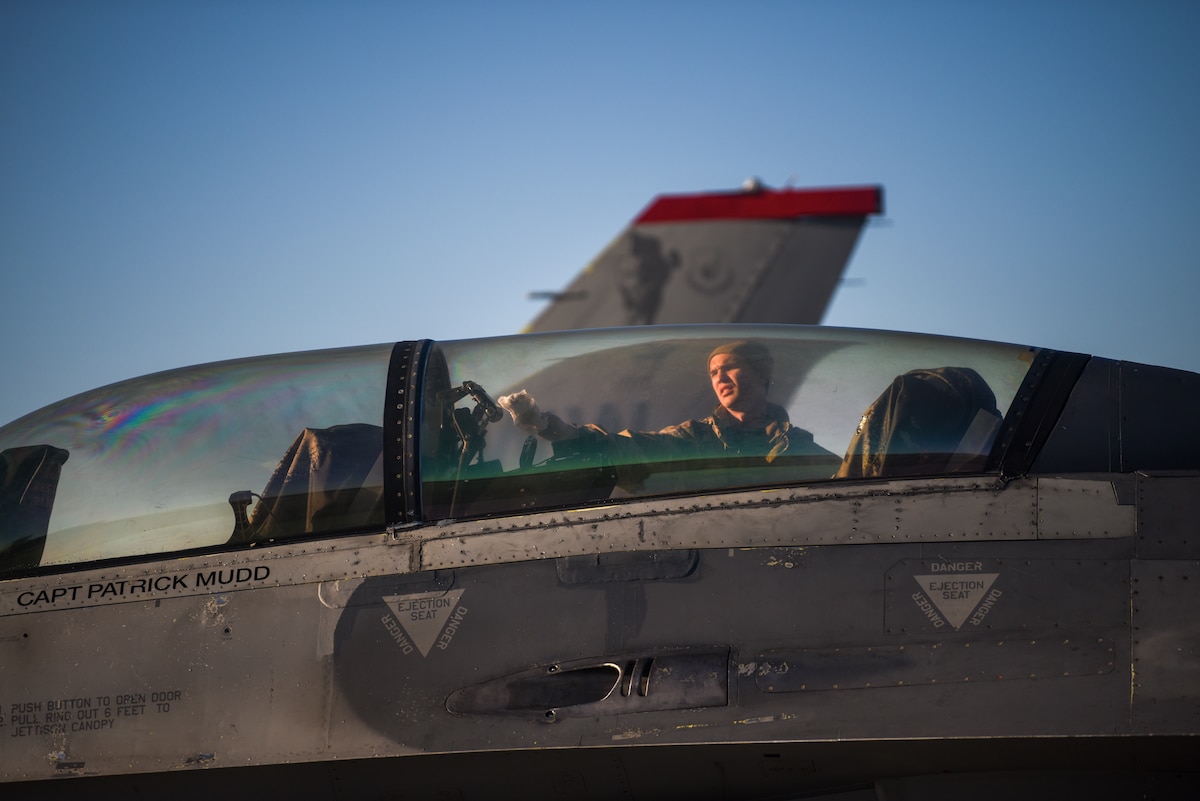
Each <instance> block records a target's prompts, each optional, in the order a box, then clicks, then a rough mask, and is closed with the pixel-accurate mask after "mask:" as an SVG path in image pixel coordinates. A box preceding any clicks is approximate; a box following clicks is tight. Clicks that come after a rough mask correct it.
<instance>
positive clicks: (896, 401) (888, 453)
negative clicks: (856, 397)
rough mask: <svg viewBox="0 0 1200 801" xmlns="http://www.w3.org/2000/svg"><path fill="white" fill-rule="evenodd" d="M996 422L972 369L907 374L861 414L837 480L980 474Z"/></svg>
mask: <svg viewBox="0 0 1200 801" xmlns="http://www.w3.org/2000/svg"><path fill="white" fill-rule="evenodd" d="M1000 421H1001V414H1000V412H999V410H998V409H997V408H996V395H995V393H994V392H992V389H991V387H989V386H988V384H987V382H986V381H984V380H983V378H982V377H981V376H980V375H979V373H977V372H975V371H974V370H972V369H971V368H969V367H939V368H936V369H931V370H912V371H910V372H907V373H904V374H903V375H900V376H897V377H896V379H895V380H894V381H892V384H891V386H889V387H888V388H887V389H886V390H884V392H883V394H881V395H880V396H879V398H878V399H877V400H876V401H875V402H874V403H872V404H871V406H870V407H868V409H867V410H866V412H865V413H864V414H863V416H862V421H861V422H860V423H859V426H858V430H857V431H856V432H855V434H854V437H853V438H852V439H851V441H850V446H849V448H848V449H847V451H846V456H845V458H843V459H842V465H841V467H840V468H839V469H838V472H837V478H878V477H891V476H915V475H936V474H939V473H963V472H973V471H976V470H980V469H982V468H983V467H984V465H985V464H986V462H987V457H988V451H989V449H990V445H991V442H992V439H993V438H994V436H995V432H996V430H997V429H998V428H999V425H1000Z"/></svg>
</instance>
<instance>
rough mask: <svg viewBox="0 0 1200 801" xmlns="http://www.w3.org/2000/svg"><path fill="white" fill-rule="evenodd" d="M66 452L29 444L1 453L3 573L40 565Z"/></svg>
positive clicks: (0, 554) (0, 562)
mask: <svg viewBox="0 0 1200 801" xmlns="http://www.w3.org/2000/svg"><path fill="white" fill-rule="evenodd" d="M69 455H70V454H68V452H67V451H65V450H63V449H62V448H55V447H54V446H52V445H30V446H28V447H23V448H9V449H8V450H6V451H2V452H0V572H7V571H9V570H23V569H25V568H30V567H37V566H38V565H39V564H41V561H42V551H44V550H45V548H46V532H47V530H48V529H49V527H50V510H51V509H52V508H53V506H54V496H55V495H56V494H57V492H58V479H59V476H60V474H61V472H62V466H63V464H64V463H65V462H66V461H67V457H68V456H69Z"/></svg>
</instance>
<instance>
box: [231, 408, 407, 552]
mask: <svg viewBox="0 0 1200 801" xmlns="http://www.w3.org/2000/svg"><path fill="white" fill-rule="evenodd" d="M382 460H383V429H382V428H381V427H379V426H375V425H370V424H367V423H351V424H348V425H338V426H331V427H329V428H306V429H304V430H303V431H302V432H300V435H299V436H298V437H296V440H295V441H294V442H293V443H292V446H291V447H290V448H288V451H287V453H286V454H284V457H283V459H281V460H280V462H279V465H278V467H276V468H275V472H274V473H273V474H272V475H271V478H270V479H269V480H268V481H267V485H266V487H265V488H264V489H263V491H262V495H260V496H259V502H258V504H257V505H256V506H255V507H254V510H253V512H251V513H249V514H247V511H246V510H247V507H249V505H250V503H251V502H252V497H251V496H252V493H250V492H248V491H245V490H242V491H240V492H235V493H233V495H231V496H230V498H229V503H230V505H231V506H233V509H234V520H235V523H234V531H233V534H232V536H231V537H230V538H229V544H230V545H244V544H247V543H250V542H262V541H266V540H275V539H284V538H288V537H297V536H301V535H304V534H316V533H320V532H330V531H339V530H346V529H351V528H359V527H365V526H369V525H373V524H375V525H382V522H383V517H384V514H383V462H382Z"/></svg>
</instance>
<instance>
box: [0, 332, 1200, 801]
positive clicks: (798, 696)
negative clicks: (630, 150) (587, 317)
mask: <svg viewBox="0 0 1200 801" xmlns="http://www.w3.org/2000/svg"><path fill="white" fill-rule="evenodd" d="M1198 391H1200V375H1196V374H1193V373H1188V372H1183V371H1178V370H1172V369H1169V368H1162V367H1152V366H1147V365H1140V364H1132V363H1128V362H1118V361H1112V360H1108V359H1104V358H1099V357H1091V356H1086V355H1082V354H1075V353H1065V352H1058V351H1052V350H1047V349H1042V348H1037V347H1030V346H1027V345H1016V344H1004V343H991V342H982V341H973V340H960V339H952V338H944V337H934V336H928V335H921V334H909V333H894V332H878V331H862V330H851V329H837V328H828V327H813V326H794V325H764V324H742V323H732V324H723V325H650V326H634V327H618V328H603V329H588V330H578V331H561V332H547V333H535V334H525V335H517V336H506V337H497V338H488V339H476V340H462V341H443V342H433V341H428V340H423V341H404V342H398V343H386V344H381V345H373V346H364V347H358V348H345V349H338V350H328V351H316V352H305V353H294V354H284V355H280V356H271V357H257V358H250V359H244V360H238V361H232V362H223V363H219V364H210V365H201V366H197V367H189V368H182V369H179V370H174V371H170V372H166V373H159V374H155V375H151V376H146V377H143V378H138V379H134V380H131V381H127V382H123V383H120V384H115V385H112V386H109V387H104V388H101V389H98V390H95V391H93V392H89V393H85V394H83V395H79V396H76V397H74V398H70V399H67V400H64V401H62V402H60V403H58V404H55V405H52V406H50V407H47V408H46V409H43V410H41V411H38V412H35V413H33V414H31V415H28V416H26V417H24V418H21V419H20V420H17V421H15V422H13V423H11V424H9V425H7V426H5V427H3V428H0V461H2V463H0V467H2V471H0V477H2V483H0V526H2V528H0V739H2V741H3V742H4V748H3V749H0V781H3V782H4V783H5V784H4V787H3V789H4V793H5V796H6V797H13V798H54V797H78V796H81V795H92V796H99V797H128V798H140V797H159V796H169V797H172V798H179V799H190V798H211V797H212V796H214V795H220V796H221V797H223V798H250V797H253V798H263V797H286V798H353V799H372V798H380V799H394V798H455V799H459V798H461V799H476V798H480V799H482V798H488V799H495V798H498V799H562V798H571V799H610V798H633V799H647V798H653V799H787V798H800V797H803V798H813V797H825V798H836V799H843V800H844V801H852V800H853V799H867V798H914V797H921V798H959V797H962V796H964V795H967V794H968V793H969V794H970V796H971V797H973V798H984V799H990V798H1007V797H1012V796H1013V795H1017V794H1021V795H1023V796H1026V797H1029V798H1042V797H1046V798H1049V797H1055V798H1061V797H1064V796H1079V797H1097V798H1129V797H1154V798H1173V797H1178V798H1184V797H1186V798H1189V799H1190V798H1193V797H1195V793H1196V790H1197V788H1198V787H1200V781H1198V779H1200V776H1198V775H1197V773H1196V765H1195V755H1196V753H1197V752H1198V749H1197V745H1198V744H1200V742H1198V740H1197V730H1198V724H1200V663H1198V661H1197V656H1198V650H1200V622H1197V619H1196V615H1195V614H1194V612H1195V609H1196V604H1197V601H1198V600H1200V587H1198V586H1197V584H1198V582H1200V574H1198V567H1200V538H1198V537H1197V536H1196V526H1195V523H1194V521H1195V520H1196V519H1197V516H1198V515H1200V501H1197V500H1196V499H1197V498H1198V497H1200V493H1198V492H1197V489H1198V488H1200V469H1198V468H1200V463H1198V460H1197V456H1196V454H1197V453H1198V452H1200V423H1198V422H1197V421H1196V419H1195V416H1194V415H1193V414H1192V411H1193V408H1194V406H1195V402H1194V398H1195V397H1196V393H1197V392H1198Z"/></svg>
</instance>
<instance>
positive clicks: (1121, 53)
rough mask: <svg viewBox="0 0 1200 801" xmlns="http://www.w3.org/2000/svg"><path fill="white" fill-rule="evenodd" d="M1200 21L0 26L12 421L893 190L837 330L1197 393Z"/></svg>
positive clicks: (1046, 11) (495, 315) (952, 15)
mask: <svg viewBox="0 0 1200 801" xmlns="http://www.w3.org/2000/svg"><path fill="white" fill-rule="evenodd" d="M1198 40H1200V4H1197V3H1195V2H1174V3H1172V2H1157V3H1141V2H1139V3H1134V2H1102V1H1101V2H1082V1H1080V2H1003V3H1000V2H997V3H990V4H989V3H956V2H928V3H919V2H914V3H887V2H837V3H834V2H828V3H815V2H809V3H805V2H750V3H736V4H735V3H707V2H658V3H655V2H639V3H623V2H606V3H602V4H600V3H597V4H589V5H587V6H584V5H582V4H575V3H550V2H507V3H503V2H458V3H452V4H450V3H444V4H434V3H422V4H417V3H403V2H390V3H388V2H358V3H339V4H334V3H306V2H300V1H298V0H295V1H292V2H253V1H251V2H205V3H200V2H195V3H183V2H167V3H158V2H149V0H139V1H137V2H133V1H130V0H107V2H104V3H96V2H83V1H79V2H69V1H64V0H58V1H55V0H49V1H45V0H39V1H38V2H31V1H29V0H5V2H4V3H0V115H2V117H0V121H2V124H0V265H2V267H3V276H4V277H3V284H2V286H3V293H2V298H3V312H2V314H0V336H3V341H4V343H5V348H4V356H3V362H2V366H3V375H4V383H3V386H4V389H3V392H2V393H0V424H2V423H4V422H7V421H9V420H12V419H15V418H16V417H19V416H21V415H23V414H25V413H27V412H30V411H33V410H35V409H37V408H39V407H41V406H43V405H45V404H48V403H51V402H54V401H56V400H58V399H60V398H63V397H66V396H69V395H73V394H75V393H77V392H82V391H85V390H87V389H90V388H92V387H96V386H100V385H103V384H108V383H112V382H114V381H119V380H123V379H126V378H132V377H134V376H137V375H142V374H146V373H150V372H155V371H158V370H164V369H169V368H172V367H177V366H182V365H186V364H193V363H199V362H207V361H216V360H221V359H227V358H236V357H241V356H250V355H256V354H261V353H274V352H281V351H290V350H302V349H308V348H322V347H336V346H343V345H353V344H365V343H373V342H385V341H392V340H398V339H418V338H434V339H455V338H464V337H476V336H488V335H492V334H504V333H511V332H515V331H516V330H518V329H519V328H520V327H521V326H522V325H523V324H524V323H525V322H526V321H528V320H529V319H530V318H532V317H533V316H534V314H535V313H536V312H537V311H538V309H539V308H540V307H539V305H538V304H537V303H534V302H531V301H529V300H527V299H526V292H527V291H529V290H531V289H554V288H559V287H562V286H563V285H565V284H566V282H567V281H568V280H569V279H570V278H571V277H572V276H573V275H574V274H575V272H576V271H577V270H579V269H580V268H581V267H582V266H583V265H584V264H586V263H587V262H588V261H589V260H590V259H591V258H592V257H593V256H594V255H595V254H596V253H598V252H599V251H600V250H601V249H602V248H603V247H604V246H605V245H606V244H607V243H608V242H609V241H610V240H611V239H612V238H613V237H614V236H615V235H616V233H617V232H618V231H619V230H620V229H621V228H622V227H623V226H624V225H625V224H627V223H628V222H629V220H630V219H631V218H632V217H633V216H634V215H635V214H636V213H637V212H638V211H639V210H640V209H641V208H642V207H643V206H644V205H645V204H646V203H647V202H648V201H649V200H650V198H651V197H652V196H654V195H655V194H658V193H662V192H694V191H704V190H717V189H732V188H734V187H736V186H737V185H739V184H740V183H741V181H742V179H744V178H746V177H748V176H751V175H756V176H759V177H761V178H762V179H763V180H764V181H765V182H766V183H768V184H770V185H783V184H787V183H791V184H794V185H796V186H827V185H846V184H866V183H871V184H874V183H878V184H882V185H883V186H884V187H885V190H886V209H887V214H886V219H885V220H883V221H882V222H879V223H876V224H874V225H872V226H870V227H868V228H867V229H866V231H865V232H864V235H863V238H862V240H861V242H860V244H859V248H858V250H857V252H856V254H855V256H854V258H853V260H852V262H851V264H850V267H849V270H848V273H847V275H848V276H849V277H852V278H855V279H859V280H858V281H856V282H855V284H854V285H852V286H847V287H845V288H843V289H842V290H841V291H840V292H839V293H838V295H837V296H836V297H835V299H834V302H833V305H832V307H831V308H830V311H829V313H828V315H827V317H826V320H825V322H826V323H828V324H831V325H844V326H856V327H874V328H892V329H904V330H918V331H928V332H933V333H940V334H951V335H959V336H971V337H977V338H983V339H997V340H1004V341H1011V342H1020V343H1027V344H1032V345H1042V346H1047V347H1055V348H1063V349H1068V350H1076V351H1082V352H1086V353H1093V354H1096V355H1100V356H1108V357H1112V358H1121V359H1130V360H1134V361H1141V362H1148V363H1153V364H1165V365H1169V366H1174V367H1181V368H1184V369H1190V370H1196V371H1200V314H1198V313H1197V309H1196V307H1197V303H1198V301H1200V269H1198V267H1200V247H1198V244H1200V234H1198V233H1197V231H1198V230H1200V228H1198V226H1197V225H1196V219H1197V217H1198V216H1200V214H1198V212H1200V193H1198V191H1197V188H1198V186H1200V147H1198V144H1197V143H1200V103H1198V102H1197V98H1198V97H1200V91H1198V87H1197V84H1198V83H1200V47H1197V45H1196V43H1197V41H1198Z"/></svg>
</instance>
